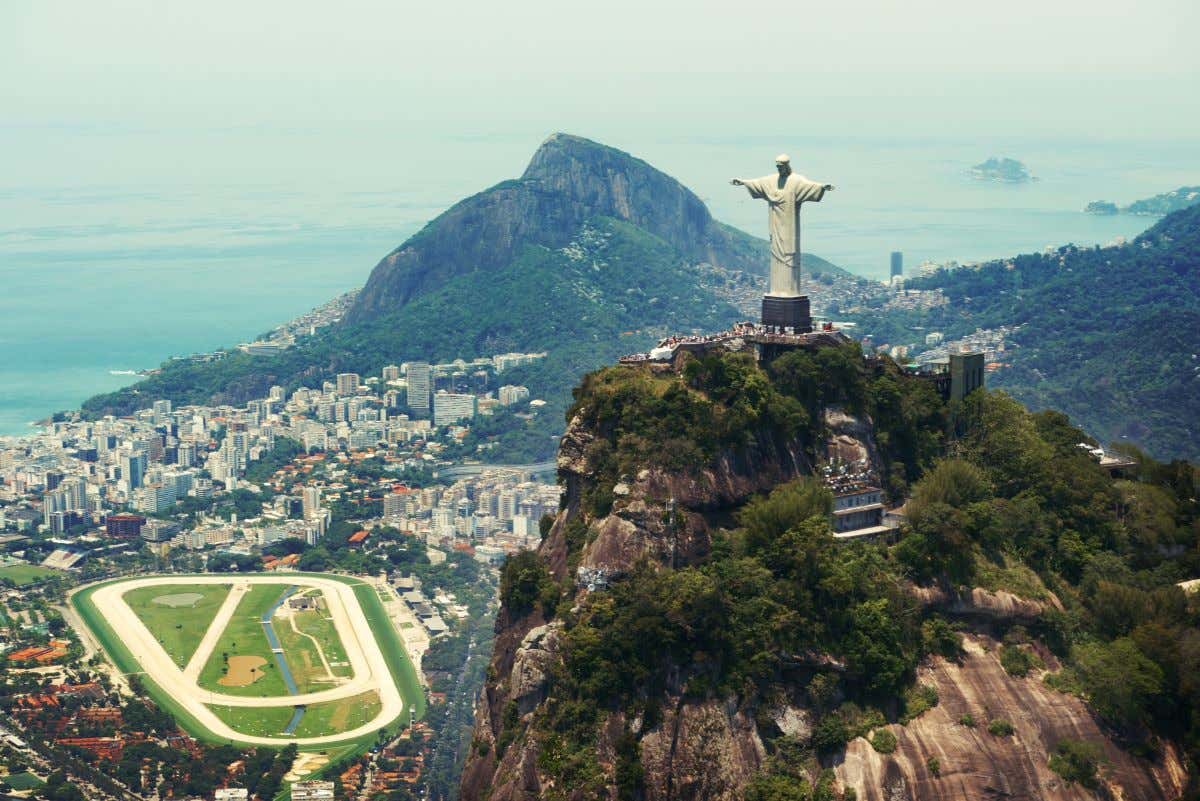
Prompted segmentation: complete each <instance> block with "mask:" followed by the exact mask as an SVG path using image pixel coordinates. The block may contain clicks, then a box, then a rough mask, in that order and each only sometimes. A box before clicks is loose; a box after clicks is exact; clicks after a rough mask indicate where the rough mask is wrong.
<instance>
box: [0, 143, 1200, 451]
mask: <svg viewBox="0 0 1200 801" xmlns="http://www.w3.org/2000/svg"><path fill="white" fill-rule="evenodd" d="M77 136H78V137H81V138H82V137H85V134H83V133H80V134H78V135H77ZM595 138H597V139H601V140H602V141H606V142H607V143H610V144H613V145H615V146H617V147H621V148H622V149H625V150H628V151H630V152H632V153H633V154H635V155H637V156H640V157H642V158H644V159H646V160H647V161H649V162H650V163H652V164H654V165H655V166H657V167H659V168H661V169H663V170H665V171H666V172H668V173H670V174H672V175H674V176H675V177H677V178H678V179H679V180H681V181H682V182H683V183H685V184H686V185H688V186H690V187H691V188H692V189H694V190H695V191H696V192H697V193H698V194H699V195H700V196H701V197H703V198H704V199H705V201H706V202H707V203H708V204H709V206H710V208H711V209H712V211H713V213H714V214H715V215H716V216H717V217H718V218H719V219H722V220H724V221H726V222H729V223H732V224H734V225H737V226H739V227H741V228H743V229H745V230H747V231H750V232H752V233H755V234H759V235H762V234H763V233H764V232H765V227H766V221H765V219H764V217H765V213H766V212H765V209H763V208H762V207H761V204H759V203H756V202H755V201H752V200H750V199H749V197H747V196H746V193H745V192H744V190H741V189H737V188H735V187H731V186H729V185H728V181H729V178H731V177H734V176H737V177H750V176H757V175H763V174H767V173H769V172H771V171H772V170H773V159H774V156H775V154H776V153H777V152H779V151H780V150H781V149H786V150H787V151H788V152H789V154H790V155H791V158H792V163H793V165H794V167H795V168H796V170H797V171H799V172H801V173H804V174H806V175H808V176H809V177H810V178H814V179H820V180H823V181H826V182H829V183H833V184H834V185H835V187H836V189H835V191H834V192H833V193H832V194H830V195H828V196H827V197H826V200H825V201H824V202H822V203H821V204H814V205H811V206H809V207H806V208H805V210H804V219H803V231H804V243H803V244H804V248H805V250H806V251H810V252H813V253H817V254H819V255H821V256H823V257H825V258H827V259H829V260H831V261H833V262H834V263H836V264H839V265H841V266H843V267H846V268H848V269H850V270H852V271H854V272H857V273H859V274H862V275H864V276H868V277H872V278H882V277H884V276H885V275H886V274H887V270H888V256H889V253H890V251H892V250H900V251H903V253H904V255H905V265H906V268H912V267H915V266H916V265H917V264H918V263H919V262H921V261H922V260H925V259H932V260H937V261H941V260H946V259H957V260H960V261H969V260H978V259H986V258H995V257H1001V256H1006V255H1012V254H1015V253H1021V252H1029V251H1034V250H1040V249H1041V248H1043V247H1045V246H1047V245H1059V244H1063V243H1066V242H1076V243H1080V244H1095V243H1099V244H1104V243H1108V242H1110V241H1113V240H1114V239H1115V238H1116V237H1126V238H1129V237H1133V236H1136V235H1137V234H1138V233H1139V232H1141V231H1142V230H1144V228H1145V227H1147V226H1148V225H1150V224H1152V223H1153V219H1149V218H1141V217H1129V216H1117V217H1096V216H1091V215H1085V214H1083V213H1081V211H1080V210H1081V209H1082V208H1083V206H1084V204H1085V203H1087V202H1088V201H1090V200H1097V199H1107V200H1113V201H1116V202H1119V203H1128V202H1130V201H1132V200H1135V199H1137V198H1140V197H1144V196H1147V195H1151V194H1155V193H1158V192H1161V191H1165V190H1168V189H1173V188H1176V187H1178V186H1180V185H1182V184H1185V183H1192V184H1195V183H1200V145H1197V144H1193V143H1180V142H1175V143H1170V142H1168V143H1162V142H1153V141H1146V142H1105V141H1095V142H1079V141H1073V140H1072V141H1066V140H1062V141H1037V140H1030V141H1020V140H1007V141H996V142H986V143H980V142H978V141H959V140H955V139H953V138H948V137H938V138H930V139H903V140H892V139H889V138H886V137H876V138H870V137H862V138H857V139H828V138H826V139H804V138H789V137H786V136H782V137H769V138H768V137H761V138H746V139H736V140H730V139H704V138H701V137H696V136H688V137H664V136H661V135H658V136H644V137H642V136H637V135H632V134H628V133H626V132H622V133H621V134H619V135H617V136H615V137H605V136H602V135H595ZM540 139H541V135H540V134H531V135H527V136H526V135H515V134H509V135H503V136H500V135H496V136H487V135H473V136H457V137H425V138H413V139H412V140H411V141H406V140H403V138H400V139H394V138H391V137H388V138H386V139H381V138H379V137H376V138H372V139H369V140H368V141H367V142H366V143H365V144H363V145H362V147H361V148H360V150H361V152H360V153H359V154H358V158H357V159H355V161H354V162H353V164H352V165H350V166H349V167H343V162H342V161H341V159H342V158H343V157H342V156H341V155H340V154H339V153H338V152H336V151H332V152H327V153H316V154H314V153H311V152H304V158H303V161H304V165H305V169H295V168H293V167H294V164H295V163H296V162H297V161H299V160H300V158H299V156H296V157H295V158H293V159H292V160H291V161H288V160H286V159H285V160H283V161H281V162H279V163H276V164H274V165H273V167H274V168H273V169H270V170H265V169H259V170H255V169H237V168H236V167H237V166H238V165H231V166H229V167H227V168H222V167H220V166H219V165H218V164H217V163H216V161H217V160H215V159H214V160H213V161H212V162H210V163H207V164H205V165H203V166H202V167H197V166H195V165H194V164H192V163H189V164H187V165H184V164H183V163H181V166H180V168H179V169H178V170H173V169H170V168H163V167H161V165H160V166H159V167H158V168H157V169H155V170H141V171H139V170H136V169H131V170H119V171H114V170H100V169H96V170H87V169H81V170H79V171H78V172H77V177H76V176H75V175H73V176H70V177H67V176H64V174H63V172H62V171H61V170H60V171H57V172H55V171H48V173H53V176H52V177H50V176H49V175H48V177H47V178H46V180H44V181H42V180H39V179H38V177H37V171H36V170H30V169H25V170H21V171H19V174H18V175H17V177H16V178H10V179H5V178H0V434H20V433H26V432H28V431H29V430H30V429H29V427H28V424H29V422H30V421H33V420H35V419H38V418H40V417H43V416H45V415H47V414H49V413H51V412H53V411H55V410H58V409H67V408H74V407H77V406H78V404H79V403H80V402H82V401H83V400H84V399H85V398H87V397H88V396H90V395H92V394H95V393H97V392H104V391H109V390H112V389H116V388H118V387H120V386H123V385H125V384H127V383H129V382H130V381H131V380H133V379H132V377H131V376H129V375H123V374H116V375H114V374H113V372H112V371H123V370H132V369H140V368H146V367H153V366H156V365H158V364H159V363H161V362H162V361H164V360H165V359H167V358H169V357H170V356H172V355H180V354H187V353H192V352H196V351H204V350H211V349H214V348H217V347H221V346H228V345H236V344H237V343H239V342H244V341H248V340H250V339H252V338H254V337H255V336H257V335H258V334H260V333H263V332H265V331H267V330H269V329H270V328H271V327H273V326H274V325H277V324H279V323H281V322H283V321H285V320H287V319H290V318H292V317H294V316H296V315H298V314H300V313H302V312H304V311H306V310H307V309H309V308H311V307H313V306H316V305H318V304H320V303H322V302H324V301H326V300H328V299H329V298H331V297H333V296H334V295H336V294H338V293H340V292H344V291H346V290H347V289H351V288H353V287H356V286H360V285H361V284H362V282H363V281H364V280H365V279H366V277H367V275H368V274H369V272H370V270H371V268H372V267H373V266H374V265H375V263H376V262H377V261H378V260H379V259H380V258H381V257H382V256H384V255H385V254H386V253H387V252H388V251H389V250H391V249H392V248H393V247H395V246H396V245H397V244H399V243H400V242H401V241H403V240H404V239H405V238H406V237H407V236H409V235H411V234H412V233H413V232H415V231H416V230H417V229H419V227H420V226H421V225H422V224H423V223H425V222H426V221H428V220H429V219H431V218H432V217H434V216H435V215H436V214H437V213H439V212H440V211H441V210H443V209H445V208H446V207H448V206H449V205H451V204H452V203H454V202H455V201H457V200H458V199H460V198H462V197H464V196H466V195H468V194H471V193H473V192H476V191H479V190H481V189H483V188H485V187H487V186H490V185H491V184H494V183H496V182H497V181H500V180H503V179H505V178H509V177H513V176H516V175H519V174H520V172H521V170H522V169H523V168H524V164H525V162H526V161H527V160H528V158H529V156H530V155H531V154H532V152H533V150H534V149H535V148H536V147H537V145H538V144H539V142H540ZM81 141H82V139H81ZM287 144H288V143H287V142H284V143H283V145H287ZM283 145H279V147H282V146H283ZM256 146H257V147H258V148H259V151H257V152H260V153H261V152H266V151H267V150H268V149H271V148H275V147H276V143H274V142H271V143H264V142H263V141H261V137H259V138H258V139H257V140H256ZM290 146H291V147H293V149H294V150H295V151H296V152H302V151H304V148H303V147H300V146H298V145H296V144H295V143H291V145H290ZM284 149H286V148H284ZM272 152H273V151H272ZM990 155H1008V156H1012V157H1015V158H1019V159H1021V160H1022V161H1024V162H1025V163H1026V164H1028V165H1029V167H1030V169H1031V170H1032V172H1033V173H1034V175H1036V176H1037V177H1038V180H1037V181H1035V182H1033V183H1029V184H1023V185H1003V184H994V183H987V182H980V181H976V180H974V179H972V178H971V177H970V176H969V174H968V168H969V167H970V165H971V164H974V163H976V162H978V161H982V160H983V159H984V158H986V157H988V156H990ZM367 164H369V165H370V166H369V168H368V167H367V166H365V165H367ZM314 165H316V166H314ZM185 167H187V168H185ZM463 355H464V356H474V355H478V354H463ZM396 358H397V359H402V358H404V354H397V355H396Z"/></svg>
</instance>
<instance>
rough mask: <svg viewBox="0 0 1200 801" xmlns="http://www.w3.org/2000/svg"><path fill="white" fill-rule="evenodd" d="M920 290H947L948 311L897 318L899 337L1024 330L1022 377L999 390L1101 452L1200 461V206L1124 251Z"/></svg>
mask: <svg viewBox="0 0 1200 801" xmlns="http://www.w3.org/2000/svg"><path fill="white" fill-rule="evenodd" d="M912 286H915V287H917V288H934V287H940V288H941V289H942V291H943V292H945V293H946V295H947V296H948V298H949V301H950V302H949V304H948V305H947V306H945V307H942V308H938V309H934V310H932V311H930V312H927V313H920V314H913V313H899V314H895V315H893V318H894V319H892V320H891V321H890V322H889V325H890V326H891V330H890V333H891V334H892V335H894V336H896V337H904V336H906V335H907V336H913V334H912V333H908V332H909V331H911V329H912V328H915V327H918V326H919V327H923V329H924V330H942V331H945V332H946V336H947V338H948V339H950V338H955V337H959V336H962V335H964V334H967V333H970V332H971V331H974V330H975V329H976V328H995V327H998V326H1001V325H1019V326H1021V328H1020V330H1019V331H1017V333H1016V334H1014V336H1013V340H1014V342H1015V343H1016V344H1017V345H1018V347H1017V348H1016V349H1015V350H1014V351H1011V352H1010V354H1009V355H1010V356H1011V362H1012V366H1011V368H1009V369H1005V370H1001V371H999V372H997V373H995V374H994V375H993V376H991V377H989V379H988V380H989V382H991V383H992V384H993V385H995V386H999V387H1003V388H1005V389H1008V390H1009V391H1011V392H1012V393H1013V395H1015V396H1016V397H1017V398H1018V399H1020V400H1021V401H1022V402H1024V403H1026V404H1028V405H1029V406H1031V407H1033V408H1035V409H1036V408H1053V409H1059V410H1061V411H1063V412H1065V413H1067V414H1068V415H1070V416H1071V419H1072V420H1074V421H1076V422H1077V423H1078V424H1079V425H1080V426H1082V427H1083V428H1084V429H1085V430H1087V431H1088V432H1090V433H1092V434H1093V435H1094V436H1096V437H1097V438H1099V439H1100V440H1101V441H1103V442H1112V441H1118V442H1120V441H1125V440H1129V441H1132V442H1135V443H1137V444H1139V445H1141V446H1142V447H1144V448H1146V449H1147V450H1148V451H1149V452H1150V453H1152V454H1154V455H1155V456H1157V457H1159V458H1164V459H1170V458H1174V457H1181V458H1190V459H1193V460H1195V459H1197V458H1200V206H1198V207H1192V208H1189V209H1185V210H1183V211H1179V212H1175V213H1174V214H1171V215H1169V216H1167V217H1165V218H1163V219H1162V220H1160V221H1159V222H1158V223H1157V224H1155V225H1154V226H1153V227H1152V228H1150V229H1149V230H1148V231H1146V232H1145V233H1144V234H1142V235H1141V236H1139V237H1138V238H1137V239H1136V240H1134V241H1133V242H1130V243H1129V244H1126V245H1122V246H1120V247H1111V248H1077V247H1072V246H1067V247H1062V248H1059V249H1058V250H1057V251H1056V252H1053V253H1050V254H1034V255H1025V256H1017V257H1015V258H1012V259H1007V260H1003V261H997V262H992V263H989V264H986V265H984V266H982V267H980V268H978V269H958V270H953V271H949V272H947V271H941V272H938V273H936V274H934V275H933V276H931V277H929V278H925V279H921V280H918V281H916V282H913V284H912ZM894 341H895V340H894ZM901 341H902V340H901Z"/></svg>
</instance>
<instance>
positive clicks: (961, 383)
mask: <svg viewBox="0 0 1200 801" xmlns="http://www.w3.org/2000/svg"><path fill="white" fill-rule="evenodd" d="M984 367H985V363H984V354H983V353H982V352H980V351H969V352H962V353H951V354H950V355H949V356H947V357H944V358H940V359H935V360H933V361H929V362H925V363H923V364H910V365H908V366H907V367H906V368H905V369H906V370H908V371H909V372H910V373H911V374H913V375H916V376H919V377H921V378H924V379H926V380H928V381H930V382H932V384H933V387H934V389H936V390H937V392H938V394H939V395H941V396H942V397H943V398H944V399H946V400H949V401H959V402H961V401H962V400H963V398H965V397H967V396H968V395H970V394H971V393H972V392H974V391H975V390H977V389H983V388H984V386H985V384H986V381H985V378H984V376H985V372H984Z"/></svg>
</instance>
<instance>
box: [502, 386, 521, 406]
mask: <svg viewBox="0 0 1200 801" xmlns="http://www.w3.org/2000/svg"><path fill="white" fill-rule="evenodd" d="M496 397H497V399H498V400H499V401H500V405H502V406H512V405H513V404H514V403H520V402H521V401H525V400H529V388H528V387H522V386H519V385H514V384H505V385H504V386H502V387H500V389H499V390H498V391H497V393H496Z"/></svg>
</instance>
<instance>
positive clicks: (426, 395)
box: [408, 362, 433, 416]
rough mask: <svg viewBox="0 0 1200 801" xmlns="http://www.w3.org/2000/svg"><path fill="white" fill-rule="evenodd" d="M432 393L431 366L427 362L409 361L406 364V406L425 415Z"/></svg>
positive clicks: (427, 411)
mask: <svg viewBox="0 0 1200 801" xmlns="http://www.w3.org/2000/svg"><path fill="white" fill-rule="evenodd" d="M432 394H433V368H432V367H430V366H429V364H428V362H410V363H409V365H408V408H410V409H412V410H413V411H414V412H417V413H418V414H422V415H426V416H427V415H428V414H429V400H430V397H431V396H432Z"/></svg>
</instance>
